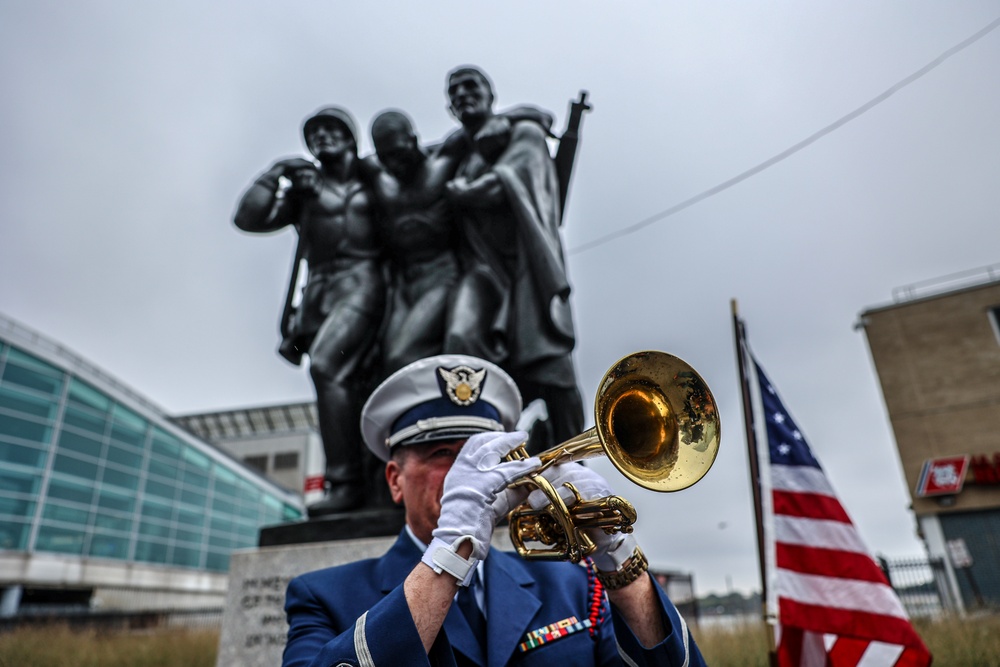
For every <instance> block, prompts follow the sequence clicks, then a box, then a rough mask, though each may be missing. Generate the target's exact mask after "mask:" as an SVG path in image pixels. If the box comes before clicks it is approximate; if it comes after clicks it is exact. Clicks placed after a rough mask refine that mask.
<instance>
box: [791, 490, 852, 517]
mask: <svg viewBox="0 0 1000 667" xmlns="http://www.w3.org/2000/svg"><path fill="white" fill-rule="evenodd" d="M774 513H775V514H783V515H785V516H798V517H802V518H805V519H830V520H832V521H841V522H843V523H851V518H850V517H849V516H847V512H845V511H844V507H843V506H842V505H841V504H840V501H839V500H837V499H836V498H831V497H830V496H824V495H820V494H818V493H793V492H789V491H775V492H774Z"/></svg>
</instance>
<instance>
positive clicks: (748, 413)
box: [729, 299, 778, 667]
mask: <svg viewBox="0 0 1000 667" xmlns="http://www.w3.org/2000/svg"><path fill="white" fill-rule="evenodd" d="M729 303H730V306H731V307H732V313H733V336H734V338H735V341H736V365H737V367H738V370H739V375H740V395H741V396H742V399H743V426H744V429H745V432H746V439H747V457H748V459H749V463H750V489H751V491H752V493H753V513H754V522H755V524H756V527H757V562H758V564H759V567H760V603H761V615H762V618H763V621H764V627H765V631H766V632H767V639H768V649H767V650H768V661H769V663H770V664H771V665H772V667H776V666H777V664H778V653H777V648H776V646H775V641H774V628H773V626H772V625H770V624H769V623H768V612H769V610H768V608H767V600H768V598H767V564H766V560H765V557H764V549H765V548H766V547H765V542H764V510H763V507H762V504H761V489H760V459H759V458H758V457H757V456H758V455H757V432H756V430H755V429H754V423H753V404H752V403H751V401H750V381H749V379H748V378H747V358H746V350H745V348H746V332H745V331H744V327H743V321H742V320H741V319H740V317H739V313H738V312H737V308H736V299H731V300H730V301H729Z"/></svg>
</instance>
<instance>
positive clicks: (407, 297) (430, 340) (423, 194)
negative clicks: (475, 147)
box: [364, 111, 459, 376]
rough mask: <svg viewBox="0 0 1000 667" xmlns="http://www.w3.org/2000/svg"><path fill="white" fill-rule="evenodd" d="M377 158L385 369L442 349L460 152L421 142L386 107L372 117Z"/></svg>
mask: <svg viewBox="0 0 1000 667" xmlns="http://www.w3.org/2000/svg"><path fill="white" fill-rule="evenodd" d="M371 133H372V141H373V143H374V144H375V153H376V156H377V158H378V159H377V161H376V160H374V159H372V158H369V159H366V160H365V161H364V163H365V165H366V166H367V167H368V169H367V173H368V176H369V178H370V179H371V187H372V191H373V193H374V195H375V201H376V203H377V204H378V208H379V211H380V214H381V215H380V216H379V218H380V220H381V223H382V239H383V243H384V245H385V250H386V256H387V259H388V263H389V274H390V277H391V279H390V280H391V284H390V289H389V295H390V300H391V304H390V306H389V315H388V322H387V323H386V326H385V329H384V332H383V335H382V346H381V362H382V363H381V368H382V375H383V376H387V375H389V374H390V373H393V372H394V371H396V370H399V369H400V368H402V367H403V366H405V365H407V364H409V363H411V362H413V361H416V360H418V359H423V358H424V357H430V356H434V355H436V354H440V353H441V350H442V346H443V343H444V331H445V317H446V315H447V312H448V302H449V299H450V297H451V293H452V290H453V288H454V286H455V284H456V282H457V280H458V275H459V266H458V258H457V256H456V254H455V251H456V249H457V247H458V236H457V230H456V228H455V221H454V219H453V216H452V211H451V209H450V207H449V204H448V202H447V200H446V199H445V184H446V183H447V182H448V180H449V179H450V178H451V177H452V175H453V174H454V171H455V165H456V163H457V160H456V158H455V157H454V156H452V155H449V154H448V153H446V152H445V153H442V152H440V151H427V150H425V149H424V148H422V147H421V146H420V143H419V141H418V138H417V134H416V132H415V131H414V129H413V123H412V122H411V121H410V119H409V118H408V117H407V116H406V115H404V114H403V113H401V112H398V111H386V112H383V113H381V114H379V115H378V116H377V117H376V118H375V120H374V121H373V122H372V131H371Z"/></svg>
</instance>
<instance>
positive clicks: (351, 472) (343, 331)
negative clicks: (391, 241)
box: [234, 107, 385, 516]
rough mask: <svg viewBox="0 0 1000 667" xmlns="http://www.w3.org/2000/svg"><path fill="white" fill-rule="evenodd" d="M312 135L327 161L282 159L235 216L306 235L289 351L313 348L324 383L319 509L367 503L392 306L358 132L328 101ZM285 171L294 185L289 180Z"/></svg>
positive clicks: (247, 227)
mask: <svg viewBox="0 0 1000 667" xmlns="http://www.w3.org/2000/svg"><path fill="white" fill-rule="evenodd" d="M302 132H303V135H304V138H305V142H306V146H307V147H308V148H309V151H310V153H312V155H313V156H314V157H315V158H316V160H317V161H318V162H319V167H318V168H317V167H316V165H314V164H313V163H311V162H309V161H308V160H303V159H298V158H293V159H287V160H280V161H278V162H277V163H275V164H274V165H273V166H272V167H271V168H270V169H268V170H267V171H266V172H265V173H264V174H263V175H261V176H260V177H259V178H257V180H256V181H255V182H254V183H253V184H252V185H251V186H250V188H249V189H248V190H247V191H246V193H244V195H243V197H242V199H241V200H240V202H239V205H238V206H237V210H236V213H235V216H234V222H235V223H236V226H237V227H239V228H240V229H242V230H244V231H248V232H272V231H275V230H278V229H281V228H283V227H286V226H288V225H292V226H294V227H295V228H296V231H298V234H299V251H298V252H297V256H296V265H295V267H294V269H293V278H292V281H291V282H292V284H293V285H294V283H295V282H296V272H297V269H298V260H299V258H302V259H305V261H306V264H307V266H308V279H307V282H306V285H305V289H304V291H303V295H302V301H301V303H300V304H299V306H298V308H297V309H295V310H294V312H292V311H291V309H290V303H291V301H290V298H289V301H288V306H286V313H285V316H284V317H283V318H282V319H283V321H282V335H283V336H284V341H283V342H282V345H281V353H282V354H283V355H284V356H285V357H286V358H288V359H289V360H290V361H292V362H293V363H299V362H300V361H301V358H302V355H303V354H308V355H309V374H310V376H311V378H312V381H313V384H314V386H315V388H316V400H317V407H318V411H317V412H318V415H319V426H320V435H321V437H322V439H323V449H324V453H325V454H326V475H325V476H326V481H327V484H328V489H327V494H326V496H325V498H324V499H323V500H321V501H319V502H318V503H315V504H313V505H311V506H310V507H309V508H308V509H309V514H310V516H319V515H323V514H329V513H334V512H339V511H343V510H347V509H351V508H355V507H358V506H359V505H361V504H363V503H364V502H365V486H366V485H365V484H364V479H365V478H366V475H365V473H364V463H363V459H362V451H363V450H364V447H363V445H362V443H361V435H360V430H359V426H358V414H359V411H360V406H361V402H362V401H363V399H364V397H365V394H367V391H366V388H367V387H366V385H365V383H364V377H365V375H364V374H365V364H366V357H367V356H368V355H369V353H370V351H371V350H372V346H373V344H374V343H375V339H376V334H377V330H378V327H379V323H380V320H381V317H382V314H383V312H384V308H385V281H384V279H383V275H382V270H381V265H380V254H381V249H380V247H379V244H378V242H377V230H376V227H375V223H374V220H373V211H372V208H371V200H370V195H369V191H368V189H367V188H366V187H365V186H364V185H363V184H362V182H361V181H360V180H359V179H358V177H357V163H358V155H357V150H358V149H357V139H356V137H357V133H356V130H355V126H354V121H353V119H352V118H351V116H350V114H348V113H347V112H346V111H344V110H343V109H340V108H337V107H328V108H325V109H320V110H319V111H318V112H316V114H314V115H313V116H311V117H310V118H308V119H307V120H306V121H305V124H304V125H303V130H302ZM282 178H284V179H287V180H288V181H289V182H290V184H289V185H288V186H287V188H285V187H280V184H279V181H280V180H281V179H282Z"/></svg>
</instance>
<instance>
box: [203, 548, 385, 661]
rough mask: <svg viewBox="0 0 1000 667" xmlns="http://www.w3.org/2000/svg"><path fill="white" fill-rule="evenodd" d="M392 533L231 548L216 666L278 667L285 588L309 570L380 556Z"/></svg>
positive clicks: (282, 641)
mask: <svg viewBox="0 0 1000 667" xmlns="http://www.w3.org/2000/svg"><path fill="white" fill-rule="evenodd" d="M395 541H396V534H395V533H394V534H393V535H391V536H386V537H365V538H359V539H353V540H338V541H334V542H320V543H315V544H295V545H287V546H273V547H261V548H258V549H245V550H240V551H234V552H233V554H232V557H231V558H230V561H229V562H230V565H229V592H228V593H227V595H226V610H225V613H224V615H223V618H222V634H221V637H220V639H219V658H218V661H217V662H216V667H277V666H278V665H280V664H281V652H282V651H283V650H284V647H285V637H286V635H287V634H288V623H287V622H286V621H285V609H284V607H285V588H286V587H287V586H288V582H289V581H290V580H291V579H292V578H293V577H296V576H298V575H300V574H303V573H305V572H309V571H311V570H319V569H322V568H324V567H331V566H333V565H341V564H343V563H349V562H351V561H355V560H359V559H362V558H377V557H378V556H381V555H382V554H384V553H385V552H386V551H388V550H389V547H391V546H392V544H393V542H395Z"/></svg>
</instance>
